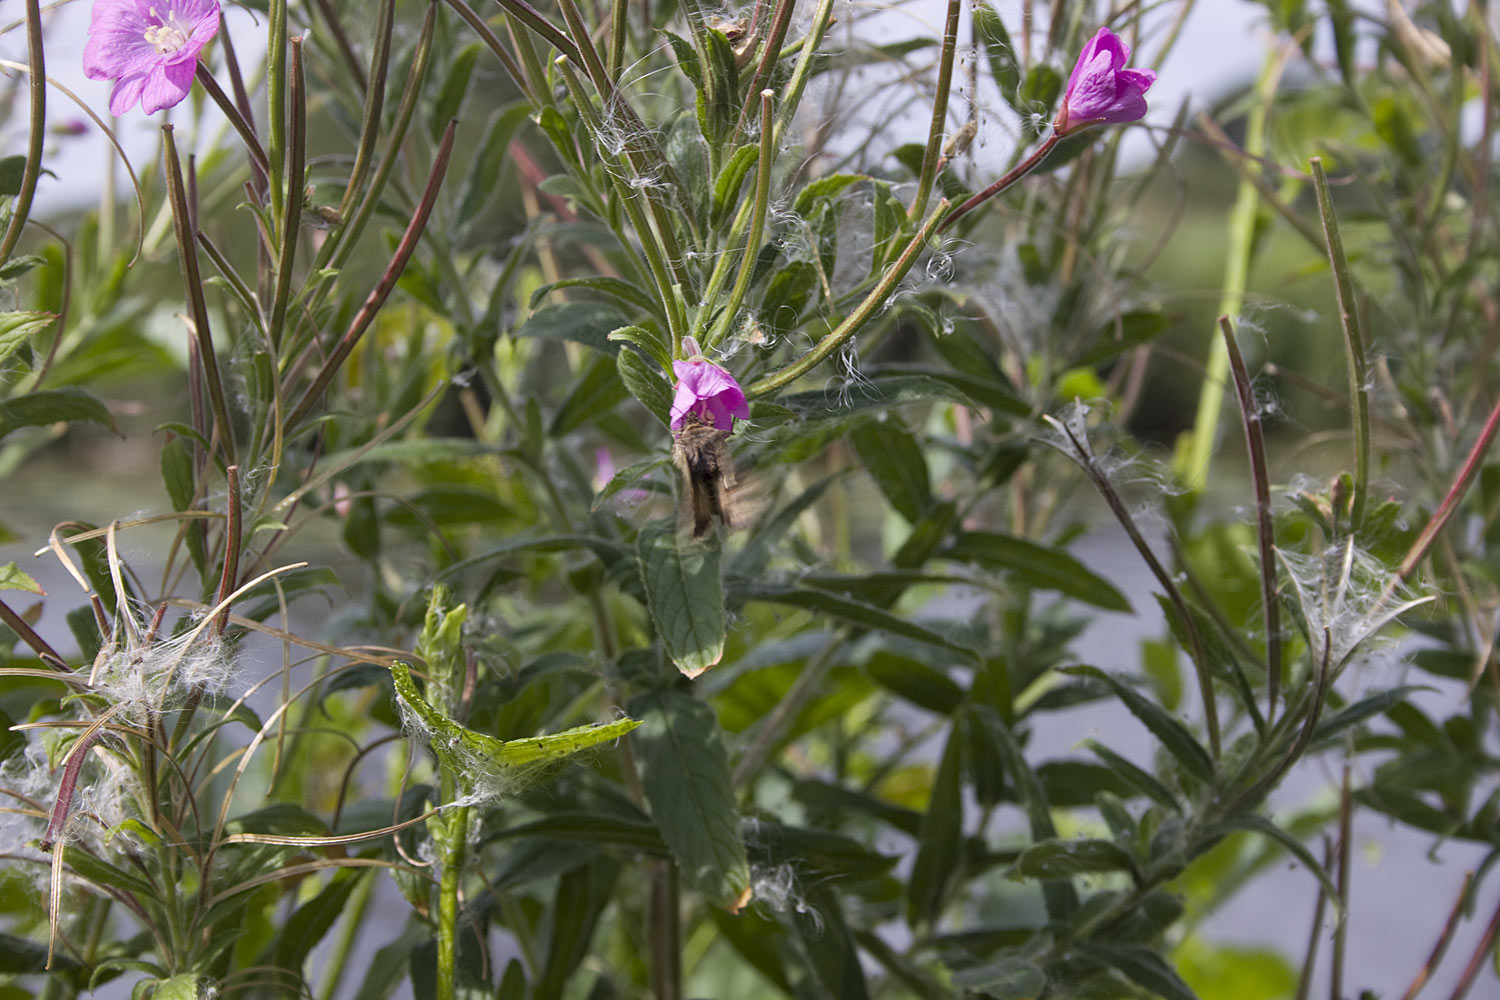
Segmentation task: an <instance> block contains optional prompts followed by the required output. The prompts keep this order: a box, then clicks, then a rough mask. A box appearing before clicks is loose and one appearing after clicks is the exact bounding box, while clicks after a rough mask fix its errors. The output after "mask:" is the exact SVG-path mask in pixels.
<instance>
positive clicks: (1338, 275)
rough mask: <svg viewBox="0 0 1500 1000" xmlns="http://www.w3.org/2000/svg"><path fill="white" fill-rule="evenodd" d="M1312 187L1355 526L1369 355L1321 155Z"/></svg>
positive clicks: (1366, 434) (1360, 509)
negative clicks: (1338, 336)
mask: <svg viewBox="0 0 1500 1000" xmlns="http://www.w3.org/2000/svg"><path fill="white" fill-rule="evenodd" d="M1312 174H1313V187H1314V188H1315V189H1316V190H1317V193H1318V210H1319V211H1320V212H1321V213H1322V216H1323V238H1324V241H1325V242H1326V243H1327V245H1328V261H1329V264H1330V265H1331V266H1332V268H1333V287H1334V293H1335V295H1336V296H1337V298H1338V304H1339V328H1340V329H1341V330H1342V331H1343V333H1344V355H1345V358H1346V360H1347V362H1348V367H1349V405H1350V406H1351V407H1353V409H1354V414H1353V420H1352V424H1353V430H1354V495H1353V496H1352V497H1351V498H1350V502H1349V525H1350V527H1351V528H1355V529H1357V528H1358V527H1359V526H1360V524H1361V523H1363V521H1364V514H1365V500H1366V494H1368V493H1369V491H1370V389H1369V386H1370V358H1369V355H1368V354H1367V353H1366V352H1365V338H1364V332H1363V330H1361V329H1360V324H1359V305H1358V303H1356V302H1355V299H1354V278H1353V276H1352V275H1351V274H1350V273H1349V260H1348V258H1346V257H1345V256H1344V240H1343V237H1341V236H1340V235H1339V220H1338V216H1337V215H1335V214H1334V211H1333V199H1332V198H1331V197H1330V195H1329V193H1328V177H1327V175H1325V174H1324V173H1323V159H1322V157H1318V156H1314V157H1313V158H1312Z"/></svg>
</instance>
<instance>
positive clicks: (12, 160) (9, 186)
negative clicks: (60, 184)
mask: <svg viewBox="0 0 1500 1000" xmlns="http://www.w3.org/2000/svg"><path fill="white" fill-rule="evenodd" d="M41 173H43V174H47V175H48V176H49V177H56V176H57V175H56V174H54V173H53V172H52V171H50V170H48V169H47V168H46V167H43V168H42V169H41ZM25 175H26V157H24V156H22V155H20V154H19V153H18V154H16V155H15V156H6V157H0V198H4V197H7V196H9V197H14V196H15V195H18V194H20V193H21V181H22V180H24V179H25Z"/></svg>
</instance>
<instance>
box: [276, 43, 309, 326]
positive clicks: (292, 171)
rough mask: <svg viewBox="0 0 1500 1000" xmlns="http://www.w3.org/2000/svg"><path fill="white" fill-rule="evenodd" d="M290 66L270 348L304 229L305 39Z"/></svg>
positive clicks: (296, 45) (282, 317) (294, 51)
mask: <svg viewBox="0 0 1500 1000" xmlns="http://www.w3.org/2000/svg"><path fill="white" fill-rule="evenodd" d="M291 48H292V66H291V87H290V96H291V102H292V107H291V129H290V132H289V135H288V137H287V146H286V182H287V192H286V206H285V209H284V211H283V212H282V216H281V232H280V233H278V234H277V235H278V236H279V237H280V241H281V246H280V247H279V248H278V249H279V250H280V253H279V254H278V255H277V260H276V293H275V295H274V296H273V297H272V299H271V322H270V325H269V331H270V335H271V347H272V348H273V349H279V348H280V347H281V341H282V327H283V326H284V325H285V323H286V309H287V302H288V301H289V300H290V298H291V295H292V270H293V267H294V265H295V264H296V262H297V236H298V234H299V233H300V232H301V231H302V197H303V187H302V170H303V161H304V159H305V157H306V153H307V95H306V93H305V91H304V88H303V76H302V39H300V38H293V39H292V41H291Z"/></svg>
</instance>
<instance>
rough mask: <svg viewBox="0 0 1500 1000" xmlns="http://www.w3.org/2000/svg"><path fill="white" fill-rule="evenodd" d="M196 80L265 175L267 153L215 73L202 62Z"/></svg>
mask: <svg viewBox="0 0 1500 1000" xmlns="http://www.w3.org/2000/svg"><path fill="white" fill-rule="evenodd" d="M194 79H195V80H197V81H198V85H199V86H200V87H202V88H203V92H204V93H206V94H207V95H208V96H209V99H210V100H212V101H213V102H214V103H215V104H217V105H218V106H219V110H220V111H222V112H224V117H225V118H227V119H229V124H230V125H231V126H233V127H234V131H235V133H236V134H238V135H239V137H240V141H241V142H243V143H244V144H245V152H247V153H249V154H250V159H251V160H253V161H255V162H254V164H253V166H254V167H255V168H256V169H258V170H260V171H261V173H262V174H264V173H265V172H266V167H267V163H268V161H267V160H266V151H265V150H264V149H261V148H260V140H259V139H257V138H256V137H255V129H254V128H253V127H251V125H250V122H249V121H247V120H246V118H245V116H244V115H242V114H240V109H239V108H238V107H236V106H235V103H234V101H233V100H231V99H230V97H229V95H228V94H226V93H224V88H223V87H220V86H219V81H218V80H216V79H214V75H213V73H211V72H209V69H208V67H207V66H205V65H203V63H201V62H200V63H199V64H198V68H197V70H195V71H194Z"/></svg>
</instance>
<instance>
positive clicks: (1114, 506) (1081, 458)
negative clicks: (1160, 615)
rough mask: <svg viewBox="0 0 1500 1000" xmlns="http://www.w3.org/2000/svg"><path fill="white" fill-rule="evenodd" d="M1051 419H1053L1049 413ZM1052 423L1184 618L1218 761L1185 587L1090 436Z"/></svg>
mask: <svg viewBox="0 0 1500 1000" xmlns="http://www.w3.org/2000/svg"><path fill="white" fill-rule="evenodd" d="M1048 419H1049V420H1051V418H1050V417H1049V418H1048ZM1053 424H1054V426H1056V427H1057V428H1059V429H1060V430H1061V431H1062V433H1063V434H1064V435H1065V436H1066V437H1067V439H1068V441H1069V442H1070V443H1071V445H1072V447H1071V448H1063V447H1062V446H1061V445H1058V444H1056V443H1054V442H1051V441H1046V442H1044V443H1046V444H1049V445H1051V446H1052V447H1055V448H1058V450H1060V451H1062V453H1063V454H1065V455H1067V456H1068V457H1069V458H1071V459H1072V460H1073V461H1074V462H1076V463H1078V466H1079V468H1081V469H1083V471H1084V473H1085V474H1086V475H1087V476H1088V477H1089V480H1090V481H1091V482H1093V484H1094V488H1095V489H1096V490H1098V491H1099V495H1100V496H1101V497H1103V498H1104V502H1105V503H1106V504H1108V505H1109V509H1110V512H1111V513H1112V514H1114V515H1115V520H1117V521H1119V522H1120V527H1122V528H1124V529H1125V534H1126V535H1127V536H1128V537H1129V538H1130V542H1131V544H1132V545H1134V546H1135V548H1136V551H1137V552H1139V553H1140V554H1141V558H1142V559H1144V560H1145V561H1146V566H1147V568H1149V569H1150V570H1151V575H1152V576H1154V577H1156V582H1157V583H1159V584H1160V585H1161V588H1162V590H1164V591H1165V592H1166V594H1167V600H1169V601H1170V602H1171V604H1172V607H1173V609H1174V610H1176V612H1177V617H1178V620H1179V621H1181V622H1182V629H1183V631H1184V632H1185V633H1186V634H1187V639H1188V646H1189V650H1188V652H1189V655H1190V656H1191V658H1192V661H1193V670H1194V673H1195V674H1196V676H1197V680H1198V696H1199V697H1200V698H1201V699H1202V701H1203V724H1204V727H1205V728H1206V729H1207V730H1208V743H1209V750H1210V751H1211V753H1212V756H1213V759H1214V762H1215V763H1216V764H1217V763H1218V761H1219V758H1220V756H1221V748H1220V737H1219V709H1218V704H1217V702H1216V700H1215V698H1214V686H1213V678H1212V677H1211V676H1210V675H1209V672H1208V656H1207V654H1206V653H1205V652H1204V649H1203V638H1202V637H1201V636H1200V635H1199V634H1198V626H1197V624H1196V623H1195V621H1194V619H1193V615H1192V611H1191V609H1190V608H1189V607H1188V603H1187V600H1186V599H1185V598H1184V597H1183V596H1182V590H1181V588H1179V587H1178V586H1177V582H1176V581H1175V580H1174V579H1173V578H1172V576H1171V574H1169V573H1168V572H1167V570H1166V567H1164V566H1163V565H1162V564H1161V560H1159V559H1157V558H1156V553H1155V552H1153V551H1152V550H1151V546H1150V545H1148V544H1146V539H1145V537H1144V536H1142V535H1141V529H1140V528H1139V527H1137V526H1136V523H1135V518H1134V517H1132V516H1131V514H1130V510H1129V508H1127V507H1126V506H1125V501H1124V499H1122V498H1121V496H1120V494H1119V492H1118V491H1117V490H1116V489H1115V485H1114V483H1112V482H1110V480H1109V476H1107V475H1105V474H1104V471H1103V470H1102V469H1101V468H1099V463H1098V461H1097V460H1096V459H1095V458H1094V453H1093V449H1092V448H1090V447H1089V445H1088V441H1087V439H1080V438H1079V437H1077V436H1075V435H1074V433H1073V431H1072V429H1071V428H1069V427H1068V426H1067V425H1066V424H1063V423H1061V422H1059V421H1053Z"/></svg>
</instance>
